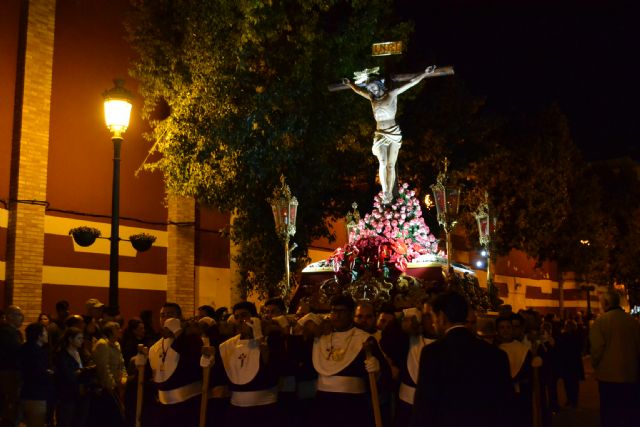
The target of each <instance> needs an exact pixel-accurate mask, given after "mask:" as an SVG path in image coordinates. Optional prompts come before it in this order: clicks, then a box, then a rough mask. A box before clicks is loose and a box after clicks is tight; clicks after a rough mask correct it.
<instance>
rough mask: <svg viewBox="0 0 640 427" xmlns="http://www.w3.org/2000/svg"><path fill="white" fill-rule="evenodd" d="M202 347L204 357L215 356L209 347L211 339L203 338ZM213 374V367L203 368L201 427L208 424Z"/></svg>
mask: <svg viewBox="0 0 640 427" xmlns="http://www.w3.org/2000/svg"><path fill="white" fill-rule="evenodd" d="M202 341H203V342H204V345H203V346H202V355H203V356H213V354H214V351H215V350H214V348H213V347H211V346H209V338H207V337H203V338H202ZM210 372H211V365H207V366H204V367H203V368H202V399H201V401H200V424H199V427H205V423H206V422H207V403H208V402H209V373H210Z"/></svg>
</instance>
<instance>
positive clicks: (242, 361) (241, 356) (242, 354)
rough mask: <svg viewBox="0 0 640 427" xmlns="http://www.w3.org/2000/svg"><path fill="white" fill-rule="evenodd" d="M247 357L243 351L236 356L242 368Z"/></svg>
mask: <svg viewBox="0 0 640 427" xmlns="http://www.w3.org/2000/svg"><path fill="white" fill-rule="evenodd" d="M246 358H247V355H246V354H244V353H241V354H240V356H238V360H240V367H241V368H243V367H244V360H245V359H246Z"/></svg>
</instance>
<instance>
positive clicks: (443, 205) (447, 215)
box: [431, 157, 460, 274]
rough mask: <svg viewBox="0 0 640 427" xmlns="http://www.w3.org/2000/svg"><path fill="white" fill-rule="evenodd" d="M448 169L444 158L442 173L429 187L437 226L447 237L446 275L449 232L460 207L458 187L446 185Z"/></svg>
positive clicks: (449, 265)
mask: <svg viewBox="0 0 640 427" xmlns="http://www.w3.org/2000/svg"><path fill="white" fill-rule="evenodd" d="M448 167H449V160H448V159H447V158H446V157H445V159H444V171H440V173H439V174H438V178H437V180H436V183H435V184H433V185H432V186H431V190H432V191H433V197H434V199H435V205H436V210H437V212H438V216H437V218H438V224H440V226H441V227H442V228H444V232H445V233H446V236H447V274H449V272H450V271H451V258H452V256H453V248H452V246H451V232H452V231H453V228H454V227H455V226H456V224H457V223H458V208H459V206H460V187H457V186H451V185H448V184H449V177H448V176H447V168H448Z"/></svg>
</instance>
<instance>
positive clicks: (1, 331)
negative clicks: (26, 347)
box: [0, 305, 24, 427]
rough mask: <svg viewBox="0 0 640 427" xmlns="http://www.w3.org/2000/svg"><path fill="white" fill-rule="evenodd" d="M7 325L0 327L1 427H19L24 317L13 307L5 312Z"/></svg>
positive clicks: (16, 307) (17, 308)
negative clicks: (22, 326) (21, 331)
mask: <svg viewBox="0 0 640 427" xmlns="http://www.w3.org/2000/svg"><path fill="white" fill-rule="evenodd" d="M5 315H6V318H7V320H6V323H4V324H1V325H0V426H3V427H4V426H12V427H14V426H16V425H18V398H19V394H18V393H19V391H20V365H19V363H18V361H19V352H20V345H21V344H22V334H21V333H20V326H21V325H22V322H23V321H24V315H23V314H22V310H21V309H20V307H18V306H15V305H11V306H9V307H8V308H7V310H6V311H5Z"/></svg>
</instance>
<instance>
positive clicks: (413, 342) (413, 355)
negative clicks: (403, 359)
mask: <svg viewBox="0 0 640 427" xmlns="http://www.w3.org/2000/svg"><path fill="white" fill-rule="evenodd" d="M434 341H435V340H432V339H429V338H425V337H423V336H412V337H411V338H410V339H409V354H407V371H409V376H410V377H411V379H412V380H413V382H414V384H418V369H419V368H420V353H422V348H423V347H424V346H427V345H429V344H431V343H432V342H434Z"/></svg>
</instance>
